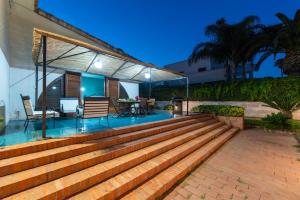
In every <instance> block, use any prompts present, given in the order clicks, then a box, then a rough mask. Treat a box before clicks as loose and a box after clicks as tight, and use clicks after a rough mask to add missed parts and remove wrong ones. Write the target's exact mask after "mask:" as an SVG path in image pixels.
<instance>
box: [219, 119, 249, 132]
mask: <svg viewBox="0 0 300 200" xmlns="http://www.w3.org/2000/svg"><path fill="white" fill-rule="evenodd" d="M215 118H216V119H218V120H219V121H221V122H224V123H226V124H228V125H231V126H233V127H236V128H239V129H241V130H244V128H245V126H244V117H228V116H215Z"/></svg>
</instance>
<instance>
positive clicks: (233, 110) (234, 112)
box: [192, 105, 244, 117]
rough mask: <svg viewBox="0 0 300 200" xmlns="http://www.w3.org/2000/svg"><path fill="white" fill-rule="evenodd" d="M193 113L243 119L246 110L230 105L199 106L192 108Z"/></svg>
mask: <svg viewBox="0 0 300 200" xmlns="http://www.w3.org/2000/svg"><path fill="white" fill-rule="evenodd" d="M192 112H198V113H213V114H216V115H220V116H230V117H242V116H244V108H242V107H239V106H229V105H199V106H197V107H194V108H192Z"/></svg>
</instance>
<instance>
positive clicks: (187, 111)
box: [186, 77, 189, 115]
mask: <svg viewBox="0 0 300 200" xmlns="http://www.w3.org/2000/svg"><path fill="white" fill-rule="evenodd" d="M186 115H189V78H188V77H186Z"/></svg>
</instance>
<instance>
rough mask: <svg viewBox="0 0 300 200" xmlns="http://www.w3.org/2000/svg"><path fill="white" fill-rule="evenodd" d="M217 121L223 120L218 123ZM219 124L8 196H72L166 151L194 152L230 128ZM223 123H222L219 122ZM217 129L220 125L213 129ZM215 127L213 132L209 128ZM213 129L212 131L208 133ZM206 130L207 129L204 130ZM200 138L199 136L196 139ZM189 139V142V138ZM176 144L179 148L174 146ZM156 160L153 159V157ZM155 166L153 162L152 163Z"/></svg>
mask: <svg viewBox="0 0 300 200" xmlns="http://www.w3.org/2000/svg"><path fill="white" fill-rule="evenodd" d="M217 124H220V122H219V123H217ZM221 125H222V123H221ZM215 126H216V124H212V125H209V126H206V127H203V128H200V129H198V130H194V131H191V132H189V133H186V134H183V135H179V136H177V137H175V138H172V139H169V140H166V141H163V142H160V143H158V144H155V145H152V146H148V147H146V148H143V149H140V150H138V151H134V152H132V153H129V154H126V155H124V156H121V157H118V158H116V159H113V160H109V161H106V162H103V163H101V164H98V165H95V166H93V167H89V168H86V169H84V170H82V171H79V172H76V173H73V174H70V175H68V176H64V177H62V178H59V179H56V180H54V181H51V182H48V183H45V184H42V185H40V186H37V187H34V188H32V189H29V190H25V191H23V192H21V193H18V194H15V195H12V196H10V197H8V198H7V199H24V198H26V199H63V198H68V197H69V196H71V195H74V194H75V193H78V192H81V191H83V190H86V189H87V188H89V187H91V186H93V185H96V184H98V183H101V182H102V181H104V180H105V179H107V178H110V177H112V176H114V175H116V174H119V173H121V172H123V171H125V170H128V169H130V168H132V167H134V166H136V165H138V164H140V163H143V162H145V161H146V162H148V161H147V160H149V159H151V158H153V157H155V156H158V155H160V154H162V155H165V154H164V152H166V151H169V150H171V151H172V152H173V151H174V152H177V153H179V152H180V151H179V150H178V148H175V147H178V146H179V145H181V146H180V148H179V149H180V150H184V151H183V152H184V153H179V154H176V155H175V154H174V156H175V158H174V159H175V160H176V159H178V158H181V156H183V155H186V154H188V153H190V152H191V151H192V150H194V149H195V148H196V149H197V148H199V147H200V146H201V145H203V144H205V143H207V142H208V141H210V140H211V139H213V138H214V137H216V136H217V135H219V134H221V133H222V132H224V131H226V130H228V128H229V127H228V126H227V125H223V126H221V127H219V128H217V129H216V127H215ZM219 126H220V125H219ZM213 129H216V130H214V131H212V130H213ZM209 131H211V132H209ZM207 132H209V133H207ZM203 133H207V134H204V135H203ZM192 138H196V139H192ZM191 139H192V140H191ZM188 141H189V142H188ZM174 148H175V149H174ZM151 162H152V161H151ZM150 166H151V165H150Z"/></svg>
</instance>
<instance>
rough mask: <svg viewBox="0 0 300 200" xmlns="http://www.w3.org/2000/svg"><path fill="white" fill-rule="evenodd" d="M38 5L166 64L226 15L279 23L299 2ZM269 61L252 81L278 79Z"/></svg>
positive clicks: (89, 0)
mask: <svg viewBox="0 0 300 200" xmlns="http://www.w3.org/2000/svg"><path fill="white" fill-rule="evenodd" d="M39 7H41V8H42V9H44V10H46V11H47V12H50V13H52V14H53V15H55V16H57V17H59V18H61V19H63V20H65V21H67V22H69V23H70V24H72V25H75V26H77V27H79V28H81V29H83V30H85V31H87V32H89V33H91V34H92V35H94V36H96V37H98V38H101V39H102V40H104V41H106V42H108V43H110V44H112V45H113V46H115V47H118V48H122V49H123V50H124V51H125V52H127V53H128V54H130V55H132V56H134V57H136V58H138V59H141V60H143V61H145V62H149V63H153V64H156V65H158V66H164V65H166V64H169V63H173V62H177V61H180V60H184V59H186V58H187V57H188V56H189V55H190V54H191V52H192V49H193V48H194V46H195V45H196V44H197V43H199V42H202V41H205V40H207V38H206V37H205V36H204V34H203V31H204V28H205V27H206V26H207V25H208V24H211V23H214V22H215V21H216V20H217V19H219V18H221V17H225V19H227V21H228V22H238V21H239V20H241V19H242V18H243V17H245V16H247V15H257V16H259V17H260V19H261V22H262V23H265V24H273V23H277V22H278V20H277V19H276V17H275V16H274V15H275V13H277V12H283V13H285V14H287V15H289V16H290V17H292V16H293V15H294V13H295V11H296V10H297V9H298V8H300V1H299V0H247V1H245V0H40V1H39ZM279 75H280V71H279V70H278V68H276V67H274V62H273V59H272V58H270V59H268V60H267V61H266V62H265V63H264V64H263V66H262V68H261V70H260V71H259V72H258V73H256V75H255V76H256V77H263V76H279Z"/></svg>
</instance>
